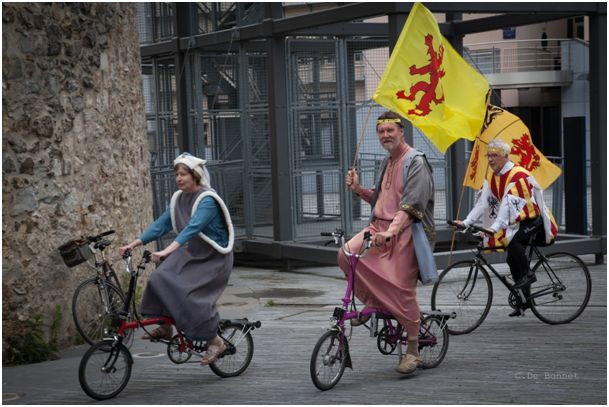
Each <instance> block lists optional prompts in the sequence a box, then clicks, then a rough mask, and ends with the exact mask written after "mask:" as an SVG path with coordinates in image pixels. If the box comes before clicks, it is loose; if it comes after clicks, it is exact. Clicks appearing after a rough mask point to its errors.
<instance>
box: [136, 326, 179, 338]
mask: <svg viewBox="0 0 609 407" xmlns="http://www.w3.org/2000/svg"><path fill="white" fill-rule="evenodd" d="M172 337H173V328H172V327H171V325H161V326H159V327H158V328H156V329H154V330H153V331H152V332H150V333H149V334H144V335H142V339H146V340H150V341H153V340H154V341H157V340H160V339H164V340H167V341H170V340H171V338H172Z"/></svg>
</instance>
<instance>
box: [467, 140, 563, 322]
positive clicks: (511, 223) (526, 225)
mask: <svg viewBox="0 0 609 407" xmlns="http://www.w3.org/2000/svg"><path fill="white" fill-rule="evenodd" d="M510 151H511V147H510V146H509V145H508V144H507V143H505V142H503V141H500V140H493V141H491V142H490V143H489V145H488V149H487V158H488V162H489V165H490V167H491V169H492V170H493V171H492V173H490V174H489V176H488V177H487V179H486V180H485V181H484V184H483V185H482V190H481V191H480V195H479V197H478V200H477V201H476V205H475V206H474V208H473V209H472V211H471V212H470V213H469V215H467V218H465V220H464V221H462V222H461V221H458V220H457V221H455V222H457V223H461V224H462V225H464V226H469V225H472V224H474V223H475V222H476V221H477V220H478V219H480V218H481V217H483V226H484V227H485V228H487V229H490V230H492V231H493V232H494V234H493V235H485V236H484V244H485V246H486V247H489V248H506V249H507V263H508V265H509V266H510V271H511V273H512V277H513V278H514V281H515V282H516V284H515V288H523V287H528V286H529V285H530V284H531V283H533V282H535V281H536V280H535V275H534V274H533V273H532V272H531V271H530V270H529V264H528V261H527V256H526V251H525V247H524V245H523V243H526V242H528V241H529V240H530V238H531V237H532V236H535V235H538V234H539V233H543V235H541V236H538V237H537V238H536V241H537V242H540V243H545V244H550V243H552V242H553V240H554V238H555V237H556V234H557V232H558V230H557V227H556V223H555V221H554V218H553V216H552V214H551V213H550V211H549V210H548V209H547V208H546V205H545V203H544V200H543V191H542V189H541V187H540V186H539V184H538V183H537V181H536V180H535V178H534V177H533V176H532V175H531V173H530V172H529V171H527V170H526V169H524V168H522V167H520V166H518V165H515V164H514V163H513V162H512V161H510V158H509V155H510ZM517 315H520V311H519V310H517V311H514V312H513V313H512V314H510V316H517Z"/></svg>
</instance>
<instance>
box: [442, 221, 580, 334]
mask: <svg viewBox="0 0 609 407" xmlns="http://www.w3.org/2000/svg"><path fill="white" fill-rule="evenodd" d="M448 224H449V225H451V226H455V227H457V228H459V229H461V230H463V233H467V234H469V236H470V237H474V238H477V236H475V235H474V233H478V232H483V233H488V232H489V231H488V230H485V229H484V228H480V227H477V226H469V227H466V228H464V227H463V226H461V225H459V224H457V223H454V222H452V221H449V222H448ZM477 242H478V244H477V249H476V252H475V255H474V258H473V259H471V260H463V261H459V262H457V263H455V264H452V265H451V266H449V267H448V268H446V269H445V270H444V271H443V272H442V273H441V274H440V276H439V277H438V281H437V282H436V283H435V285H434V287H433V291H432V293H431V309H433V310H438V311H440V310H441V311H443V312H454V313H455V314H456V318H454V319H451V320H450V321H449V322H448V327H447V328H448V332H449V333H451V334H453V335H461V334H466V333H469V332H472V331H473V330H474V329H476V328H478V327H479V326H480V324H482V322H483V321H484V319H485V318H486V317H487V315H488V313H489V311H490V309H491V303H492V301H493V284H492V281H491V277H490V275H489V271H490V272H492V273H493V274H494V275H495V276H496V277H497V279H498V280H499V281H501V283H503V285H505V287H506V288H507V289H508V290H509V292H510V294H509V297H508V304H509V305H510V307H512V308H513V309H514V310H519V311H520V312H521V315H523V314H524V311H525V310H526V309H531V311H532V312H533V314H535V316H536V317H537V318H539V319H540V320H541V321H543V322H545V323H548V324H566V323H569V322H571V321H573V320H574V319H575V318H577V317H578V316H579V315H580V314H581V313H582V312H583V311H584V309H585V308H586V306H587V305H588V301H589V300H590V292H591V281H590V272H589V271H588V268H587V267H586V265H585V264H584V262H583V261H581V259H580V258H579V257H577V256H575V255H573V254H571V253H565V252H561V253H552V254H550V255H547V256H546V255H544V254H543V253H542V252H541V251H540V250H539V248H538V247H537V246H536V245H535V243H534V241H533V239H531V241H529V242H528V245H529V251H528V259H529V263H530V262H531V260H532V259H533V258H537V259H538V260H537V262H536V263H535V265H534V266H533V268H532V271H533V272H534V273H535V277H536V279H537V281H536V282H534V283H532V284H531V285H530V286H528V287H523V288H520V289H516V288H514V284H513V281H512V280H511V276H505V275H502V274H500V273H499V272H498V271H497V270H495V268H493V266H492V265H491V264H490V263H489V262H488V261H487V260H486V258H485V257H484V254H483V252H484V251H486V250H489V248H484V247H483V246H482V244H481V239H479V238H478V239H477Z"/></svg>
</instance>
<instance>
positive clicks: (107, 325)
mask: <svg viewBox="0 0 609 407" xmlns="http://www.w3.org/2000/svg"><path fill="white" fill-rule="evenodd" d="M112 234H114V230H108V231H105V232H103V233H100V234H99V235H95V236H88V237H83V238H81V239H76V240H71V241H69V242H67V243H65V244H64V245H62V246H61V247H59V249H58V250H59V252H60V254H61V256H62V257H63V260H64V263H65V264H66V265H67V266H68V267H75V266H77V265H79V264H82V263H84V262H86V261H87V260H89V259H93V265H91V264H90V263H88V265H89V266H90V267H91V268H92V269H93V270H95V276H93V277H91V278H88V279H86V280H85V281H83V282H82V283H81V284H80V285H79V286H78V287H77V288H76V290H75V291H74V295H73V296H72V318H73V319H74V325H75V326H76V330H77V331H78V333H79V334H80V335H81V336H82V338H83V339H84V340H85V342H87V343H88V344H90V345H93V344H95V343H97V342H98V341H99V340H101V339H103V338H106V337H108V336H111V335H112V333H114V332H116V329H117V328H118V325H119V324H120V320H118V319H117V314H118V313H120V312H122V310H123V308H124V305H125V295H124V293H123V290H122V288H121V284H120V281H119V279H118V276H117V275H116V273H115V272H114V269H113V268H112V264H111V263H110V260H109V259H108V258H107V257H106V254H105V250H106V249H107V248H108V247H109V246H110V245H111V243H112V241H111V240H110V239H108V238H107V236H110V235H112ZM132 334H133V333H132V332H129V335H130V336H129V337H128V338H125V341H124V344H126V345H127V346H130V345H131V343H132V340H133V338H132Z"/></svg>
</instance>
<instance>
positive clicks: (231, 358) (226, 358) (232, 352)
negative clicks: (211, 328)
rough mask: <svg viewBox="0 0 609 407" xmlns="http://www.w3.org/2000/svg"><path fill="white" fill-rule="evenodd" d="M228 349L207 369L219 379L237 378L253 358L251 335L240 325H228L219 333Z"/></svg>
mask: <svg viewBox="0 0 609 407" xmlns="http://www.w3.org/2000/svg"><path fill="white" fill-rule="evenodd" d="M220 337H222V338H223V339H224V341H225V344H226V346H227V347H228V349H227V350H226V351H225V352H224V353H223V354H222V355H221V356H220V357H219V358H218V359H217V360H216V361H215V362H214V363H212V364H211V365H209V367H210V368H211V370H212V371H213V372H214V373H215V374H217V375H218V376H220V377H233V376H239V375H240V374H241V373H243V372H245V369H247V367H248V366H249V365H250V362H251V361H252V356H254V340H253V339H252V334H251V333H250V332H249V331H248V330H247V328H246V327H245V325H242V324H228V325H226V326H225V327H224V328H223V329H222V331H221V332H220Z"/></svg>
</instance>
